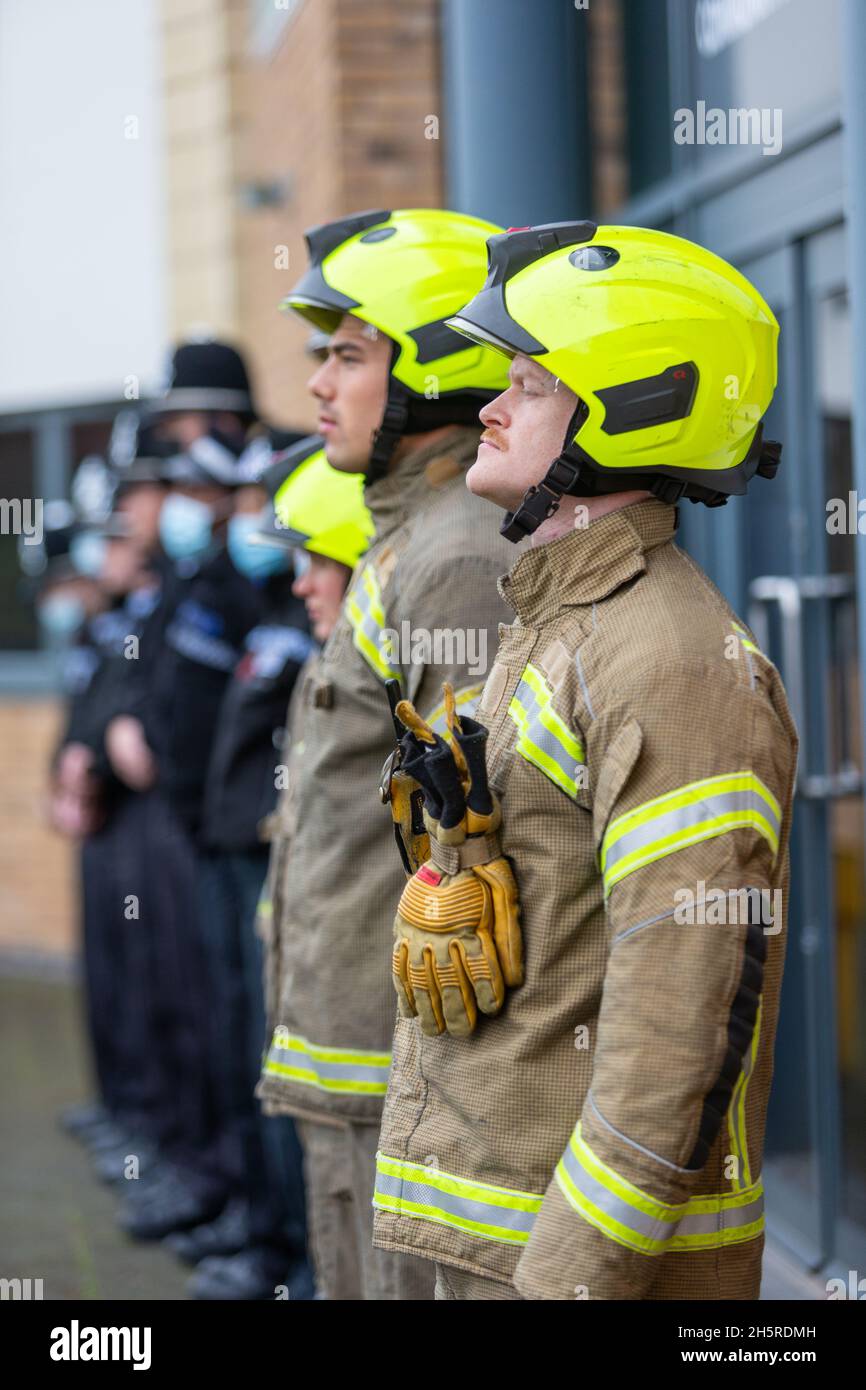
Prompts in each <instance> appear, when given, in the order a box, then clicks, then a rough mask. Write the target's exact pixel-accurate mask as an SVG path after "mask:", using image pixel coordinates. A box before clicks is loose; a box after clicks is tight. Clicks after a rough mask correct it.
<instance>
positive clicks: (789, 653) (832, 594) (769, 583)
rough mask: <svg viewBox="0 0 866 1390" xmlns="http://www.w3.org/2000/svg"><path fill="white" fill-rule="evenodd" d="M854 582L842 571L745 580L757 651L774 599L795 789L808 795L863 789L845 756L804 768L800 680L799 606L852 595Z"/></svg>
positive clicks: (805, 747)
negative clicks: (794, 745)
mask: <svg viewBox="0 0 866 1390" xmlns="http://www.w3.org/2000/svg"><path fill="white" fill-rule="evenodd" d="M854 592H855V590H854V583H853V580H852V579H850V578H849V576H848V575H846V574H826V575H804V576H802V577H800V578H796V579H795V578H793V577H791V576H788V575H762V576H761V577H760V578H758V579H754V580H753V581H752V583H751V584H750V585H749V626H750V627H751V629H752V631H753V632H754V634H755V636H756V637H757V639H758V645H759V647H760V648H761V650H762V651H766V650H767V646H768V644H769V621H768V615H769V606H770V604H773V603H775V604H777V605H778V608H779V615H780V619H781V632H782V663H781V664H782V672H783V675H784V678H785V688H786V690H787V692H788V699H789V702H790V705H791V713H792V714H793V717H794V723H795V724H796V726H797V731H798V733H799V735H800V756H799V760H798V765H797V791H798V793H799V794H800V795H801V796H805V797H810V798H812V799H813V800H820V801H827V800H830V799H832V798H834V797H840V796H853V795H856V794H857V793H859V792H861V791H862V789H863V776H862V773H861V771H860V769H859V768H857V767H855V766H854V763H853V762H852V761H851V760H850V759H849V758H847V757H846V758H844V759H843V762H842V765H841V766H840V767H838V768H836V769H835V770H830V769H827V770H825V771H821V772H810V771H809V768H810V767H811V760H810V757H809V748H808V744H807V737H808V728H809V723H808V719H807V695H806V679H805V670H804V665H803V605H804V602H806V601H809V600H827V601H828V602H834V601H845V600H848V599H853V597H854Z"/></svg>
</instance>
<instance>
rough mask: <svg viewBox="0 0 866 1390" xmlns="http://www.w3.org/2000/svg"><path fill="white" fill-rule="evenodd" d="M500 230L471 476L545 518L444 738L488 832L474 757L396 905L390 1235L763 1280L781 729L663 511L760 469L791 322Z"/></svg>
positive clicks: (521, 1274)
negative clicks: (494, 649) (475, 702)
mask: <svg viewBox="0 0 866 1390" xmlns="http://www.w3.org/2000/svg"><path fill="white" fill-rule="evenodd" d="M489 255H490V273H489V276H488V280H487V283H486V285H485V286H484V288H483V289H482V290H481V292H480V293H479V294H478V295H477V296H476V297H475V298H474V299H472V300H471V301H470V303H469V304H468V305H467V306H466V307H465V308H463V309H462V310H461V311H460V313H459V314H458V315H457V316H455V318H454V319H453V320H451V323H452V326H453V327H454V328H456V329H458V330H459V331H461V332H465V333H466V334H467V335H469V336H470V337H471V338H472V339H473V340H475V341H478V342H484V343H488V344H489V343H495V344H498V345H499V347H500V348H501V350H502V351H503V352H504V353H505V354H506V355H507V356H508V357H509V358H510V359H511V368H510V384H509V386H508V389H507V390H506V391H504V392H503V393H502V394H501V395H500V396H499V397H497V399H496V400H495V401H493V402H491V403H490V404H489V405H487V406H485V407H484V409H483V410H482V412H481V419H482V422H483V424H484V426H485V429H484V434H483V436H482V441H481V446H480V448H479V450H478V454H477V458H476V461H475V463H474V464H473V466H472V468H471V469H470V470H469V473H468V474H467V483H468V486H469V487H470V489H471V490H472V491H473V492H475V493H477V494H479V495H482V496H485V497H488V498H490V499H491V500H492V501H495V502H496V504H497V505H498V506H499V507H501V508H503V509H504V510H505V511H506V513H507V515H506V519H505V522H504V523H503V531H504V534H505V535H506V536H508V537H509V539H518V538H520V537H524V536H526V535H529V536H530V537H531V542H532V544H531V548H530V549H529V550H528V551H527V552H525V553H524V554H523V555H522V556H521V557H520V558H519V559H518V560H517V562H516V564H514V565H513V566H512V568H511V571H510V573H509V574H508V576H507V578H506V579H505V580H504V581H503V593H504V594H505V595H506V597H507V598H508V601H509V603H510V604H511V605H512V607H513V608H514V610H515V613H516V619H515V622H514V623H513V624H512V625H511V626H510V627H505V628H504V629H503V633H502V641H501V645H500V648H499V652H498V655H497V658H496V662H495V665H494V666H493V669H492V671H491V673H490V676H489V678H488V681H487V683H486V685H485V689H484V694H483V697H482V700H481V704H480V706H479V710H478V720H479V724H480V725H481V726H483V728H482V733H481V735H479V734H478V730H477V729H471V728H470V729H469V730H467V729H465V728H464V730H463V731H462V735H460V736H457V741H458V744H459V742H460V737H462V738H463V739H464V740H465V741H466V742H467V746H468V743H469V742H470V741H471V739H472V738H473V737H474V738H478V737H481V738H482V744H481V746H482V747H483V739H484V738H486V743H487V748H486V776H487V779H488V781H489V784H490V785H491V786H492V789H493V793H494V794H495V796H496V798H497V806H496V807H495V810H496V813H497V814H500V811H499V807H501V831H500V832H498V834H499V839H498V842H497V846H495V847H490V846H488V847H487V848H486V852H484V851H485V847H484V846H483V845H482V846H480V849H481V851H482V852H481V853H479V845H478V841H477V839H476V841H475V842H474V843H473V839H472V835H471V814H472V811H471V808H472V800H473V797H474V796H475V795H476V794H477V791H478V788H475V774H474V773H472V774H471V775H470V776H469V777H468V779H467V780H466V781H465V782H464V783H463V789H464V793H465V799H466V807H465V808H464V813H463V817H462V819H461V818H460V816H459V814H458V816H457V817H455V818H454V820H453V822H452V821H451V820H450V819H449V824H453V825H454V829H453V830H452V831H451V840H450V848H449V846H448V845H446V844H444V843H443V844H442V845H439V844H438V843H437V836H436V835H434V836H433V838H432V840H431V848H432V850H433V853H432V855H431V862H429V863H428V864H427V865H426V866H425V869H426V874H425V870H424V869H422V870H421V874H420V876H418V875H416V879H415V880H413V881H412V884H411V885H410V886H407V889H406V892H405V894H404V897H403V900H402V902H401V904H400V909H399V911H398V915H397V919H396V923H395V935H396V941H397V949H396V953H395V984H396V986H397V990H398V996H399V998H400V1000H401V1013H402V1015H403V1017H402V1018H401V1020H400V1022H399V1023H398V1026H397V1036H396V1038H395V1045H394V1046H395V1061H394V1068H393V1072H392V1077H391V1081H390V1085H389V1091H388V1099H387V1103H386V1107H385V1113H384V1120H383V1126H382V1133H381V1140H380V1153H379V1156H378V1163H377V1166H378V1172H377V1182H376V1197H375V1204H376V1208H377V1212H376V1227H375V1231H376V1233H375V1240H376V1244H377V1246H378V1247H379V1248H382V1249H388V1250H406V1249H412V1250H415V1251H417V1252H418V1253H419V1254H421V1253H423V1254H424V1255H425V1256H426V1257H427V1258H428V1259H429V1260H431V1261H434V1262H435V1264H436V1267H437V1274H438V1281H437V1296H438V1297H440V1298H444V1299H517V1298H521V1297H522V1298H532V1299H573V1298H575V1297H577V1298H591V1299H645V1298H646V1299H676V1298H685V1299H702V1298H709V1299H727V1298H734V1299H744V1298H745V1299H749V1298H757V1297H758V1295H759V1288H760V1277H761V1253H762V1248H763V1230H764V1219H763V1190H762V1184H761V1159H762V1151H763V1140H764V1125H765V1120H766V1112H767V1101H768V1097H769V1090H770V1081H771V1076H772V1067H773V1040H774V1035H775V1029H776V1020H777V1016H778V1009H779V992H780V987H781V979H782V965H783V959H784V950H785V930H784V927H785V914H786V911H787V886H788V863H787V845H788V838H789V832H790V824H791V805H792V796H793V781H794V774H795V764H796V749H797V737H796V733H795V730H794V727H793V724H792V722H791V717H790V714H789V712H788V707H787V703H786V700H785V695H784V692H783V690H782V686H781V682H780V679H779V676H778V673H777V672H776V670H775V668H774V667H773V666H772V664H771V663H770V662H769V661H768V660H767V658H766V657H765V656H764V654H763V653H762V652H761V651H759V649H758V647H757V645H756V644H755V641H754V638H753V636H752V634H751V633H750V632H749V631H748V629H747V628H746V627H745V626H744V625H743V623H742V622H741V621H740V620H739V619H738V618H737V616H736V614H735V613H734V612H733V611H732V610H731V608H730V607H729V605H728V604H727V603H726V601H725V600H724V598H723V597H722V596H721V594H720V593H719V592H718V591H717V590H716V589H715V588H714V586H713V585H712V584H711V583H710V581H709V580H708V579H707V577H706V576H705V575H704V574H703V573H702V572H701V571H700V569H699V568H698V567H697V566H696V565H695V564H694V563H693V562H692V561H691V560H690V559H689V558H688V557H687V556H686V555H684V554H683V552H682V551H680V550H679V549H678V548H677V546H676V544H675V543H674V535H675V531H676V525H677V511H676V506H675V504H676V502H677V501H678V500H679V499H680V498H682V497H688V498H690V499H692V500H695V501H699V502H704V503H707V504H709V505H717V504H719V503H722V502H724V501H726V500H727V497H728V496H729V495H732V494H738V493H742V492H744V491H745V488H746V485H747V484H748V482H749V480H750V479H751V478H752V477H753V476H754V474H755V473H756V472H758V473H764V474H766V475H767V476H772V474H773V473H774V471H775V468H776V465H777V463H778V452H779V451H778V446H777V445H774V444H770V443H767V444H765V443H764V441H763V439H762V427H761V424H760V420H761V417H762V416H763V414H764V412H765V411H766V410H767V407H768V406H769V404H770V400H771V397H772V394H773V389H774V386H775V382H776V340H777V334H778V325H777V323H776V321H775V319H774V317H773V315H772V313H771V311H770V309H769V308H768V306H767V305H766V303H765V302H764V301H763V299H762V298H761V296H760V295H759V294H758V293H757V292H756V290H755V289H754V287H753V286H752V285H750V284H749V282H748V281H747V280H746V279H745V278H744V277H743V276H742V275H740V274H738V272H737V271H735V270H734V269H733V268H732V267H731V266H729V265H727V264H726V263H725V262H724V261H722V260H720V259H719V258H718V257H717V256H714V255H712V254H711V253H709V252H708V251H705V250H703V249H702V248H701V247H699V246H696V245H694V244H693V243H691V242H688V241H685V240H683V239H682V238H680V237H674V236H669V235H667V234H666V233H661V232H654V231H647V230H644V229H642V228H635V227H598V228H597V227H595V226H594V225H593V224H592V223H589V222H581V223H559V224H553V225H551V226H546V227H540V228H527V229H523V230H518V231H515V232H512V233H510V234H506V235H501V236H495V237H492V238H491V239H490V242H489ZM732 382H735V383H736V387H737V389H736V392H735V393H734V392H732V391H731V390H730V386H731V383H732ZM416 727H417V729H418V730H419V736H420V737H422V738H423V739H427V734H426V733H425V731H424V729H423V727H422V726H421V725H420V724H419V725H417V726H416ZM484 729H486V730H488V731H489V737H488V736H487V735H486V734H485V733H484ZM467 733H468V735H469V738H468V739H467ZM413 737H414V736H413ZM426 746H427V747H428V748H430V749H431V750H432V748H433V745H432V744H429V742H428V744H427V745H426ZM423 757H424V761H425V765H426V768H427V773H428V774H429V773H430V772H432V771H433V769H434V766H435V763H434V760H433V757H432V753H428V752H425V753H424V754H423ZM466 757H467V765H468V757H469V754H468V753H467V755H466ZM455 766H456V763H455ZM464 770H465V769H464ZM461 776H462V774H461ZM478 776H479V779H480V781H481V782H483V781H484V776H483V774H482V773H481V771H479V773H478ZM453 785H455V786H459V785H460V783H454V784H453ZM467 788H468V791H467ZM481 790H483V787H482V788H481ZM458 799H459V798H458ZM458 811H459V807H458ZM440 823H444V817H443V820H442V822H440ZM459 827H463V828H464V829H466V828H467V827H468V830H469V832H470V833H469V834H468V835H467V837H466V840H467V843H466V844H464V845H463V846H462V848H461V854H460V856H458V855H457V851H456V850H455V848H454V846H455V845H456V844H457V840H458V838H461V837H460V836H458V834H457V829H458V828H459ZM494 850H495V851H496V852H498V853H500V854H504V856H505V859H506V862H507V863H509V864H510V865H511V868H512V870H513V874H514V878H515V881H516V887H517V889H518V891H519V899H520V926H521V927H522V938H523V947H524V954H525V972H524V970H523V969H522V968H521V969H517V970H515V971H514V972H513V973H514V976H515V977H516V978H512V980H511V982H510V983H511V984H512V986H513V987H512V988H511V989H510V991H504V990H502V988H501V983H502V980H503V979H504V978H505V976H506V975H507V974H508V973H509V969H510V966H511V965H512V964H514V963H515V962H518V959H519V947H518V937H517V929H516V924H515V920H514V913H513V904H512V912H511V920H510V922H507V921H506V919H505V918H503V920H502V922H501V923H500V924H499V926H494V927H493V929H492V933H491V930H490V926H489V919H488V923H487V925H486V926H485V927H484V928H483V930H482V929H480V927H479V930H476V931H469V930H467V929H466V926H465V923H463V924H461V923H459V922H455V923H453V924H452V923H450V922H446V918H447V915H448V907H447V901H450V900H447V894H448V893H451V894H452V895H453V894H454V893H455V892H456V891H457V890H458V889H459V890H460V891H461V892H463V894H464V896H465V895H467V894H471V892H475V893H476V895H478V894H482V895H483V892H484V889H483V887H482V885H481V884H478V883H477V882H476V878H477V874H478V873H479V872H481V870H479V869H476V868H475V867H474V866H478V865H482V866H483V865H484V864H485V863H486V862H487V860H489V858H490V855H491V853H492V852H494ZM464 870H465V871H464ZM777 894H778V897H777V896H776V895H777ZM443 895H445V897H443ZM780 900H781V901H780ZM768 901H769V903H771V904H772V907H771V910H770V912H769V914H767V913H766V912H765V910H764V908H765V904H766V903H767V902H768ZM443 904H444V906H443ZM720 904H721V907H720V906H719V905H720ZM440 908H442V911H439V909H440ZM777 908H778V911H776V909H777ZM419 909H420V910H419ZM478 921H479V923H481V918H480V917H479V918H478ZM431 924H432V925H434V926H437V925H438V926H439V927H441V928H442V930H440V931H439V933H438V934H437V933H436V932H434V931H432V930H430V926H431ZM491 935H492V936H493V937H495V940H496V948H495V950H493V949H491V948H490V938H491ZM482 938H483V939H482ZM479 951H481V952H482V954H481V955H480V956H479V954H478V952H479ZM455 952H456V953H457V954H458V955H462V958H463V959H469V960H470V961H471V962H472V966H473V969H472V970H471V972H470V973H471V984H469V983H468V981H464V983H465V984H466V988H465V991H464V992H463V993H461V992H460V990H459V988H457V987H456V986H457V985H458V983H459V981H458V979H457V978H455V977H453V976H451V975H449V974H448V973H447V971H445V970H444V968H443V966H444V964H445V963H446V962H453V960H454V953H455ZM505 952H510V954H511V958H512V959H511V962H509V960H507V959H506V958H505ZM521 980H522V983H521ZM505 983H506V984H507V983H508V980H505ZM496 985H498V986H499V993H498V997H497V998H496V999H495V1000H494V1001H493V1006H491V993H492V992H493V989H494V986H496ZM476 995H477V1001H476ZM482 1001H484V1003H485V1004H486V1015H487V1016H485V1015H484V1014H483V1013H481V1012H478V1010H480V1009H481V1008H482ZM476 1002H477V1006H478V1010H476ZM431 1154H433V1155H435V1163H432V1162H431V1161H430V1159H429V1157H428V1156H429V1155H431Z"/></svg>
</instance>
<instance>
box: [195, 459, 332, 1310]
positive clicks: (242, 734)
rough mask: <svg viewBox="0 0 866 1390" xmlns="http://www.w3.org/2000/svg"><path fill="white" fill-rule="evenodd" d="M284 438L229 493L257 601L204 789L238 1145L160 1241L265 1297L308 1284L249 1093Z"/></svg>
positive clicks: (227, 1091) (288, 1204)
mask: <svg viewBox="0 0 866 1390" xmlns="http://www.w3.org/2000/svg"><path fill="white" fill-rule="evenodd" d="M290 440H294V441H295V443H296V445H297V440H298V436H287V435H286V434H285V433H284V432H283V433H281V434H280V435H279V436H277V435H276V434H275V433H273V434H272V435H271V437H266V436H264V435H262V436H260V437H259V438H257V439H256V440H255V441H254V442H253V443H252V444H251V445H250V447H249V448H248V449H247V450H246V451H245V453H244V455H243V456H242V459H241V462H240V467H241V470H242V473H243V477H244V479H245V481H244V483H243V485H241V486H240V487H238V488H237V489H236V490H235V492H234V498H233V503H234V505H233V512H232V516H231V518H230V520H229V524H228V553H229V557H230V558H231V560H232V563H233V564H234V566H235V568H236V569H237V570H238V572H239V573H241V574H244V575H246V577H247V578H248V579H249V580H250V581H251V583H252V584H253V585H254V586H255V588H256V589H257V590H258V592H259V593H260V595H261V599H262V609H261V614H260V618H259V621H258V622H257V623H256V625H255V627H253V628H251V630H250V631H249V632H248V633H247V635H246V637H245V639H244V642H243V647H242V654H241V657H240V660H239V661H238V663H237V665H236V666H235V668H234V671H233V673H232V676H231V679H230V681H229V683H228V686H227V688H226V690H225V693H224V695H223V699H222V703H221V706H220V711H219V715H218V718H217V721H216V726H215V729H214V734H213V743H212V749H211V756H210V762H209V766H208V773H207V781H206V784H205V791H204V798H203V820H202V828H201V834H200V842H201V845H202V848H203V851H204V852H203V853H202V855H201V858H200V861H199V862H200V867H201V875H200V906H201V913H202V920H203V921H204V922H206V923H207V963H208V968H209V970H210V976H211V992H212V994H211V998H212V1008H211V1018H212V1021H213V1024H214V1025H215V1026H214V1028H213V1029H212V1032H213V1051H214V1057H215V1059H216V1062H217V1077H218V1083H219V1096H218V1099H219V1105H220V1119H221V1123H222V1124H223V1125H224V1126H225V1128H226V1130H227V1131H228V1132H229V1133H230V1134H231V1136H232V1138H233V1140H234V1143H235V1145H236V1162H237V1172H238V1175H239V1177H238V1184H237V1191H236V1195H235V1196H234V1198H233V1200H232V1202H230V1203H229V1204H228V1205H227V1207H226V1209H225V1211H224V1212H223V1213H222V1215H221V1216H220V1217H218V1218H217V1220H216V1221H214V1222H212V1223H211V1224H210V1225H209V1226H203V1227H200V1228H198V1229H196V1230H194V1231H191V1232H189V1233H186V1234H184V1233H178V1234H177V1235H175V1236H174V1237H172V1238H171V1240H170V1244H171V1246H172V1248H173V1249H174V1250H175V1252H176V1253H177V1254H180V1255H181V1256H182V1257H183V1258H185V1259H187V1260H191V1261H192V1260H200V1261H201V1263H200V1264H199V1268H198V1269H197V1271H196V1274H195V1276H194V1278H193V1280H192V1283H191V1285H190V1290H191V1292H192V1294H193V1296H194V1297H197V1298H212V1299H216V1298H220V1299H222V1298H235V1299H239V1298H273V1296H274V1288H275V1286H276V1285H278V1284H279V1285H282V1284H285V1285H286V1286H287V1287H288V1288H289V1290H290V1293H291V1297H293V1298H302V1297H304V1296H309V1295H310V1294H311V1292H312V1283H311V1279H310V1276H309V1272H308V1268H307V1265H306V1223H305V1211H304V1189H303V1173H302V1166H301V1153H300V1146H299V1144H298V1140H297V1136H296V1135H295V1131H294V1126H293V1124H292V1122H291V1120H290V1119H288V1117H281V1118H280V1119H273V1120H268V1119H266V1118H265V1117H264V1116H263V1115H262V1114H261V1111H260V1109H259V1107H258V1106H257V1105H256V1102H255V1099H254V1096H253V1091H254V1088H255V1084H256V1081H257V1079H258V1074H259V1067H260V1064H261V1052H262V1045H263V1042H264V1033H265V1021H264V1000H263V997H262V973H261V972H262V961H261V947H260V942H259V940H258V938H257V937H256V935H255V931H254V922H255V915H256V906H257V903H258V900H259V897H260V894H261V891H262V886H263V883H264V879H265V874H266V871H267V865H268V848H267V844H266V843H265V842H264V841H263V840H262V839H261V838H260V831H261V828H262V826H263V823H264V822H265V821H266V818H267V817H268V816H270V814H271V812H272V811H273V809H274V806H275V804H276V799H277V786H278V783H279V781H280V775H281V759H282V752H281V743H282V737H283V729H284V724H285V718H286V710H287V708H288V704H289V699H290V697H291V694H292V689H293V687H294V684H295V680H296V678H297V675H298V672H299V671H300V669H301V667H302V665H303V664H304V662H305V661H306V660H307V657H308V656H309V655H310V654H311V652H312V651H313V650H314V649H315V642H314V641H313V638H312V637H311V635H310V631H309V624H308V622H307V615H306V611H305V609H304V604H303V602H302V600H301V599H300V598H296V597H295V596H294V594H293V581H294V573H293V569H292V560H291V551H290V549H289V548H288V547H287V546H286V544H285V543H281V540H280V539H279V538H278V537H276V536H275V535H272V536H271V537H270V538H267V537H264V536H262V535H261V530H262V526H263V524H264V519H265V518H266V517H267V516H270V517H272V516H273V506H272V499H273V495H274V493H275V492H276V491H277V489H278V487H279V486H280V485H281V484H283V483H284V482H285V479H286V478H287V477H288V476H289V474H290V473H291V471H292V470H293V468H294V467H295V465H296V463H297V462H299V461H300V460H301V459H303V458H306V457H307V455H308V454H309V452H310V448H309V446H308V445H307V444H306V442H302V443H301V447H300V452H299V451H298V448H297V447H296V448H295V449H291V448H289V449H285V448H283V449H279V448H275V446H277V445H280V444H283V445H284V444H286V443H288V442H289V441H290ZM314 447H318V441H314Z"/></svg>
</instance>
